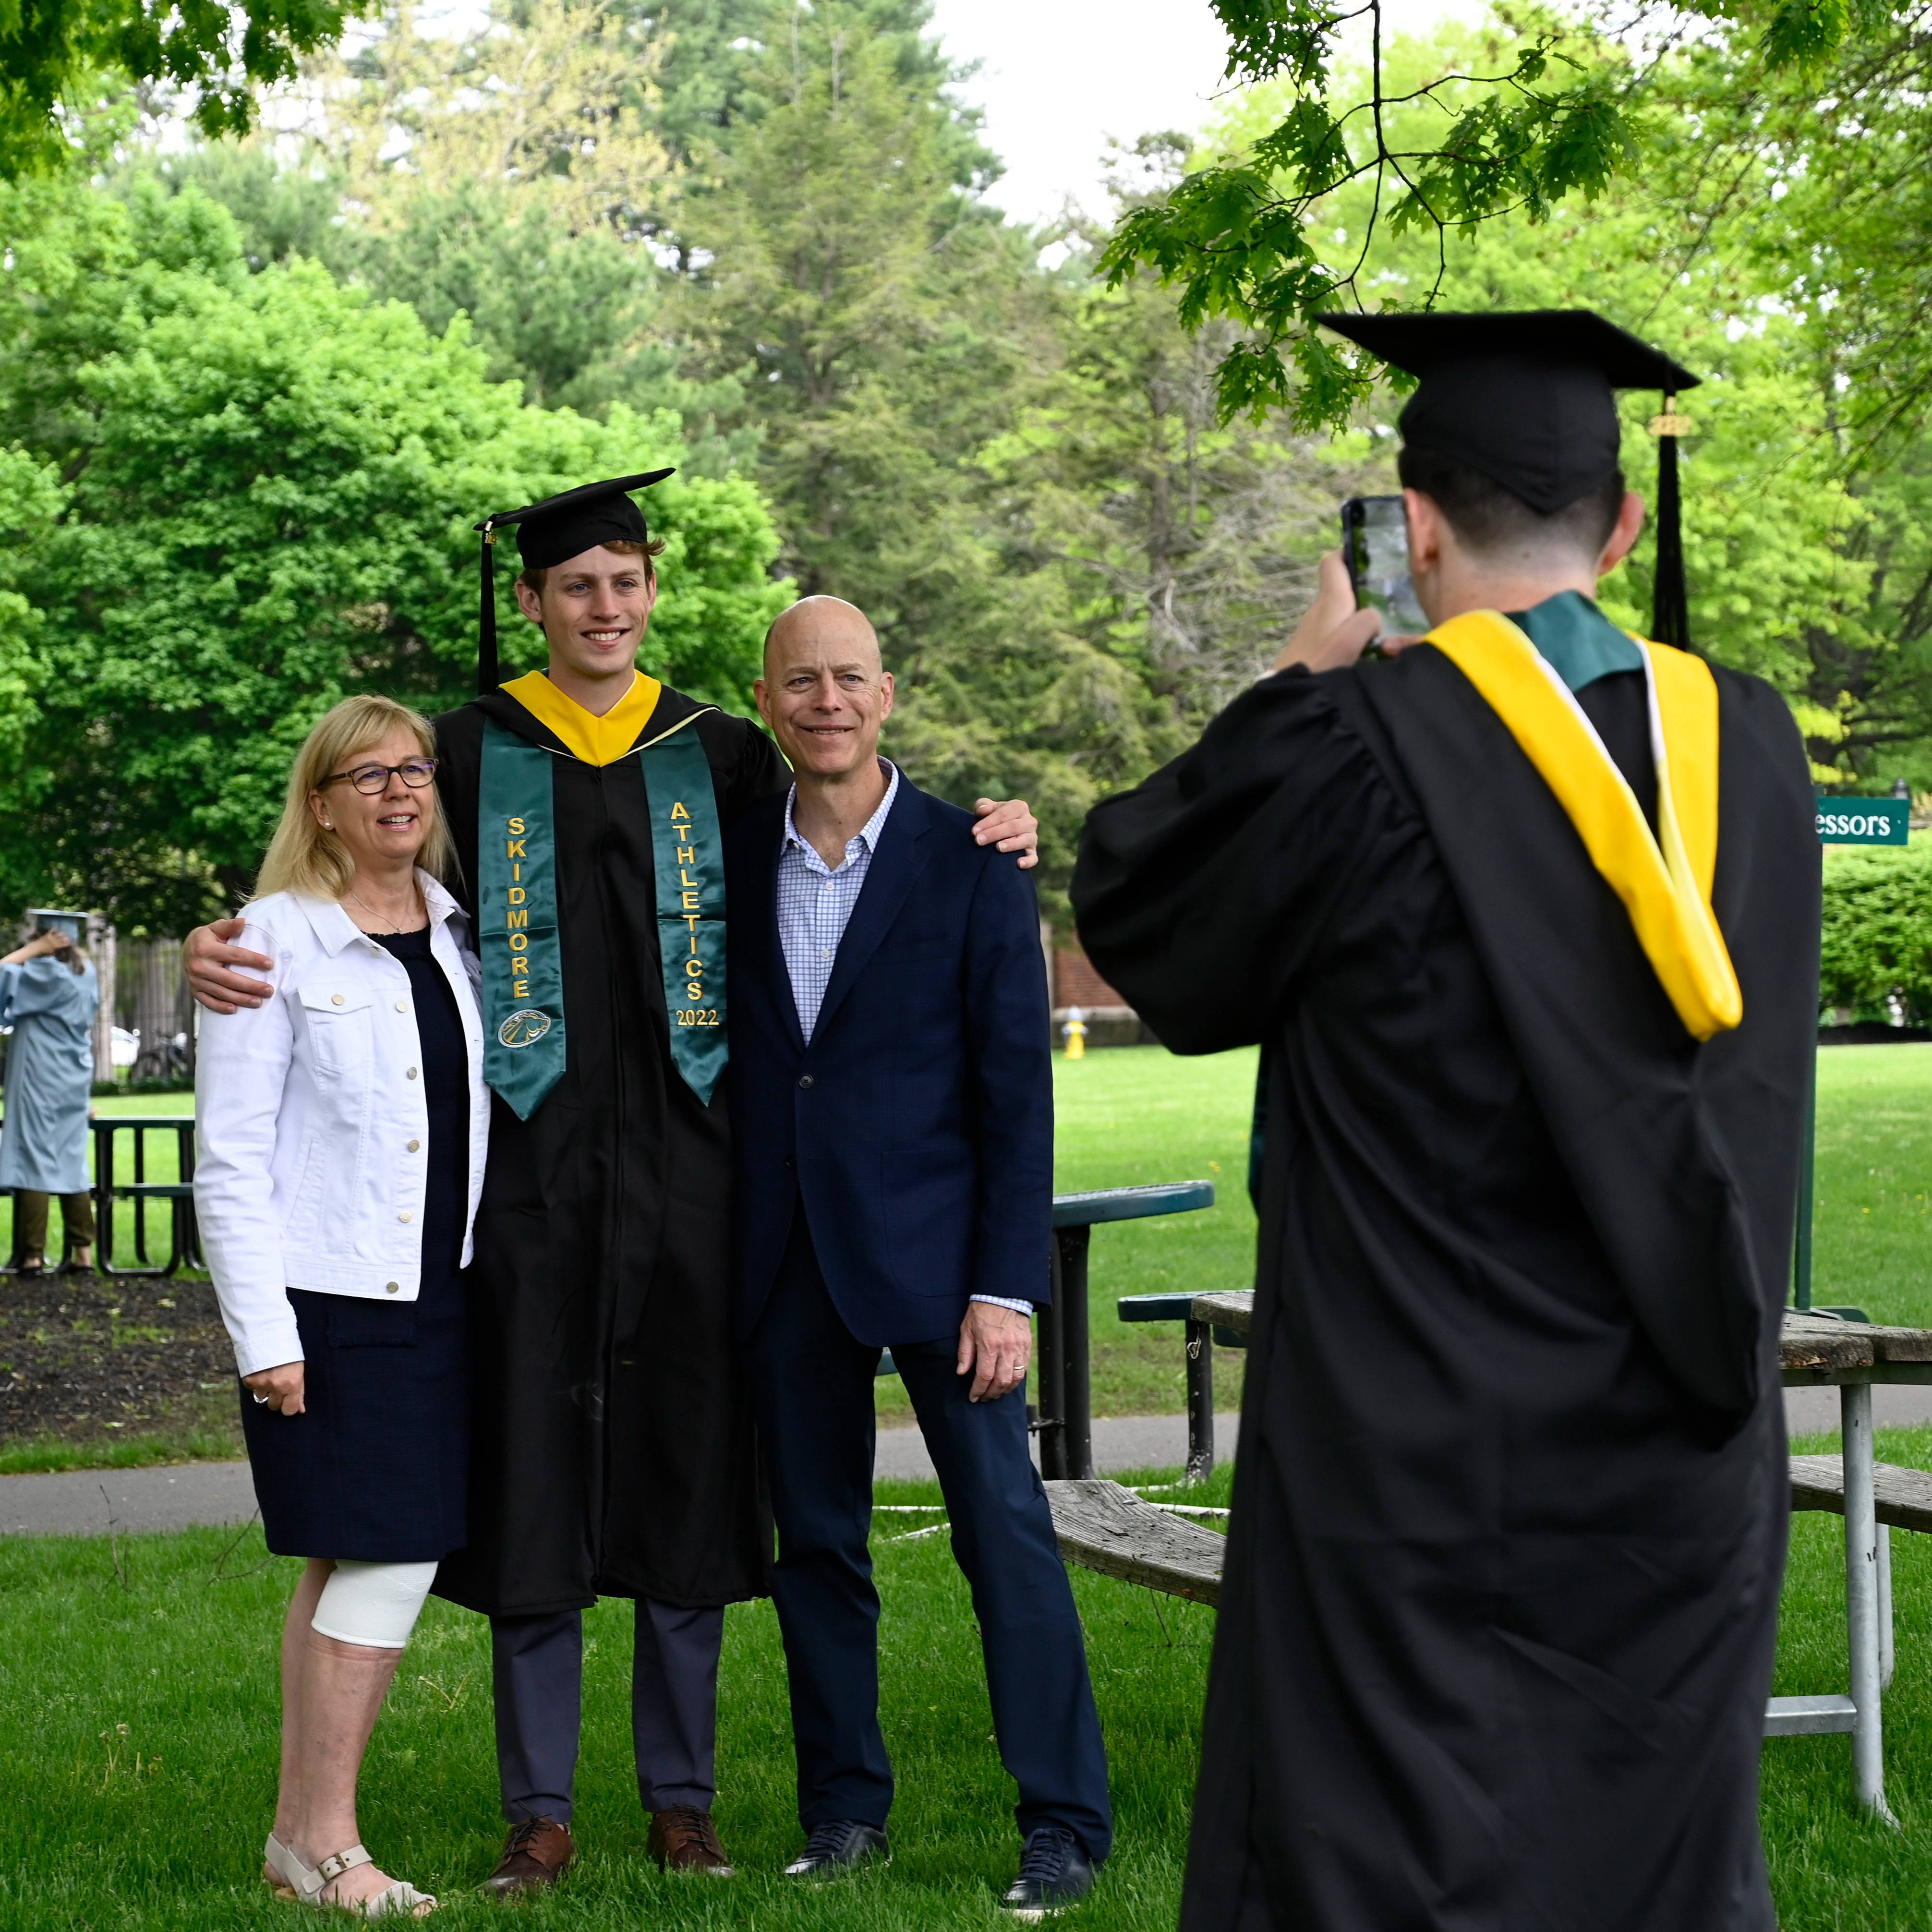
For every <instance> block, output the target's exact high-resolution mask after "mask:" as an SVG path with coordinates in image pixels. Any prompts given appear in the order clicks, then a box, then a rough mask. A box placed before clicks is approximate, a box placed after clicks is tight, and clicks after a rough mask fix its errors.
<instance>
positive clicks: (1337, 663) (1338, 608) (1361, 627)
mask: <svg viewBox="0 0 1932 1932" xmlns="http://www.w3.org/2000/svg"><path fill="white" fill-rule="evenodd" d="M1384 621H1385V620H1384V619H1383V616H1382V613H1381V612H1380V611H1379V610H1376V609H1375V608H1374V607H1373V606H1372V605H1365V606H1364V607H1363V608H1362V609H1361V610H1358V609H1357V608H1356V607H1355V588H1354V586H1353V585H1352V583H1350V581H1349V566H1348V565H1347V564H1346V562H1343V557H1342V553H1341V552H1340V550H1330V551H1328V553H1326V554H1325V556H1323V557H1322V566H1321V574H1320V577H1319V583H1318V585H1317V587H1316V592H1315V601H1314V602H1313V604H1310V605H1309V607H1308V613H1307V616H1304V618H1303V619H1302V620H1301V622H1300V623H1299V624H1298V625H1296V626H1295V635H1294V636H1293V637H1290V638H1289V640H1288V642H1287V643H1286V646H1284V647H1283V650H1282V653H1281V655H1280V656H1279V657H1278V658H1276V659H1275V661H1274V668H1275V669H1276V670H1288V669H1289V668H1290V667H1292V666H1293V665H1295V664H1306V665H1307V667H1308V668H1309V669H1310V670H1339V669H1340V667H1342V666H1343V665H1344V664H1353V663H1355V661H1356V660H1357V659H1358V658H1360V657H1361V655H1362V653H1363V652H1364V651H1365V650H1367V649H1368V647H1369V646H1370V645H1371V644H1374V645H1376V646H1379V648H1380V649H1382V650H1383V651H1384V652H1386V653H1388V655H1391V656H1393V655H1394V654H1395V653H1396V652H1398V651H1400V650H1403V649H1406V648H1407V647H1408V646H1409V645H1411V644H1412V643H1415V641H1416V640H1415V638H1413V637H1397V636H1396V635H1395V634H1393V633H1385V631H1384V630H1383V628H1382V627H1383V623H1384Z"/></svg>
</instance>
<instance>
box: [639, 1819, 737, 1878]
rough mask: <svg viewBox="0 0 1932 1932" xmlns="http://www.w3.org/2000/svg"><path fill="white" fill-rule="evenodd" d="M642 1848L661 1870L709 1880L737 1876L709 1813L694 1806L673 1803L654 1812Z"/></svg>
mask: <svg viewBox="0 0 1932 1932" xmlns="http://www.w3.org/2000/svg"><path fill="white" fill-rule="evenodd" d="M644 1847H645V1849H646V1850H647V1851H648V1852H649V1853H650V1855H651V1856H652V1858H655V1859H656V1860H657V1861H658V1870H660V1871H667V1872H703V1873H706V1875H707V1876H710V1877H712V1878H736V1876H738V1874H737V1873H736V1871H735V1870H733V1868H732V1865H731V1861H730V1859H729V1858H727V1857H726V1856H725V1855H724V1846H722V1845H721V1844H720V1843H718V1828H717V1826H715V1825H714V1824H712V1822H711V1814H710V1813H709V1811H699V1810H698V1809H697V1807H696V1806H695V1805H673V1806H672V1807H671V1808H670V1810H668V1811H653V1812H652V1814H651V1830H650V1836H649V1838H646V1840H645V1841H644Z"/></svg>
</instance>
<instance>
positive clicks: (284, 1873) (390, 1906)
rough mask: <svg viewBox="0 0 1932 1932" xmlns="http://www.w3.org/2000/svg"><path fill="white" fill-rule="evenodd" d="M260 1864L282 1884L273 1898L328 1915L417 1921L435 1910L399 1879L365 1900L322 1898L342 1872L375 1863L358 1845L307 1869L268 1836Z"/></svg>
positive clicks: (431, 1901) (428, 1898) (421, 1893)
mask: <svg viewBox="0 0 1932 1932" xmlns="http://www.w3.org/2000/svg"><path fill="white" fill-rule="evenodd" d="M262 1861H263V1864H266V1865H268V1866H269V1867H272V1869H273V1870H275V1871H277V1872H278V1873H280V1874H281V1879H282V1883H281V1885H278V1886H277V1887H276V1888H275V1896H276V1897H278V1898H287V1899H290V1900H293V1901H294V1902H295V1903H296V1904H298V1905H313V1906H317V1907H319V1908H320V1909H323V1910H325V1911H329V1912H353V1913H354V1914H355V1915H356V1916H357V1917H358V1918H422V1916H424V1915H425V1912H426V1911H427V1912H434V1910H435V1909H436V1900H435V1897H434V1895H433V1894H431V1893H429V1892H427V1891H417V1889H416V1887H415V1886H414V1885H411V1884H410V1882H409V1881H408V1880H407V1879H400V1878H399V1879H397V1880H396V1881H395V1883H394V1884H392V1885H385V1886H384V1887H383V1889H382V1890H381V1891H379V1892H376V1893H374V1894H372V1895H371V1897H368V1898H357V1899H347V1900H340V1901H338V1900H335V1899H332V1898H324V1897H323V1895H322V1894H323V1892H324V1891H326V1890H327V1889H328V1888H329V1886H330V1885H333V1884H334V1883H335V1881H336V1880H337V1879H339V1878H340V1877H341V1876H342V1874H343V1873H344V1872H346V1871H353V1870H354V1869H355V1868H356V1866H358V1865H372V1864H374V1863H375V1862H376V1861H375V1860H374V1858H371V1856H370V1855H369V1854H368V1852H367V1851H365V1849H363V1847H362V1846H360V1845H351V1846H350V1847H349V1849H348V1850H347V1851H346V1852H331V1853H330V1854H329V1856H328V1857H327V1858H324V1859H323V1861H322V1862H321V1864H319V1865H317V1866H315V1867H313V1868H312V1869H311V1867H309V1866H308V1865H305V1864H303V1863H302V1859H301V1858H300V1856H299V1855H298V1854H297V1853H296V1852H293V1851H292V1850H291V1849H290V1848H289V1847H288V1846H287V1845H285V1844H284V1843H282V1841H281V1839H279V1838H277V1837H276V1836H275V1833H274V1832H270V1833H269V1842H268V1843H267V1844H266V1846H264V1847H263V1852H262Z"/></svg>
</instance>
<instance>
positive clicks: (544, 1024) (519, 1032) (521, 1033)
mask: <svg viewBox="0 0 1932 1932" xmlns="http://www.w3.org/2000/svg"><path fill="white" fill-rule="evenodd" d="M549 1031H550V1016H549V1014H547V1013H542V1012H540V1011H539V1010H538V1009H537V1008H536V1007H518V1008H517V1010H516V1011H515V1012H514V1013H511V1014H510V1015H509V1016H508V1017H507V1018H506V1019H505V1020H504V1022H503V1024H502V1025H501V1026H499V1028H497V1029H496V1037H497V1038H498V1039H499V1040H501V1041H502V1043H503V1044H504V1045H505V1046H507V1047H510V1048H511V1049H514V1048H517V1047H520V1046H535V1045H536V1043H537V1042H538V1040H541V1039H542V1038H543V1037H544V1034H547V1033H548V1032H549Z"/></svg>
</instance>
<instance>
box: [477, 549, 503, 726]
mask: <svg viewBox="0 0 1932 1932" xmlns="http://www.w3.org/2000/svg"><path fill="white" fill-rule="evenodd" d="M476 619H477V621H476V693H477V695H478V697H488V696H489V694H490V692H491V691H494V690H495V689H496V687H497V685H498V684H499V682H501V680H500V679H499V677H498V676H497V674H496V532H495V531H494V530H493V529H491V528H490V526H489V525H488V524H487V523H485V524H484V526H483V601H482V604H481V607H480V608H479V609H478V612H477V613H476Z"/></svg>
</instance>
